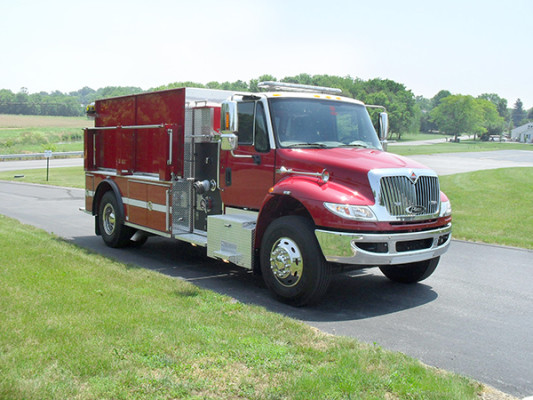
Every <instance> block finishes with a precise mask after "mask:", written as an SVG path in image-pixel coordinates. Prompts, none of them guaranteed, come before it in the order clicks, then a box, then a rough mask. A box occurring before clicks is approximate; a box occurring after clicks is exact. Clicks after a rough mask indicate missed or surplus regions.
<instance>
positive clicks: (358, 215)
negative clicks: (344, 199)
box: [324, 203, 377, 221]
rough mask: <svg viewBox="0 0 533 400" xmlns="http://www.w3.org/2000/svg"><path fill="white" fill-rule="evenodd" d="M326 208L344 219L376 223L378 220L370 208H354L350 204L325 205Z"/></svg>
mask: <svg viewBox="0 0 533 400" xmlns="http://www.w3.org/2000/svg"><path fill="white" fill-rule="evenodd" d="M324 206H325V207H326V208H327V209H328V210H329V211H331V212H332V213H333V214H335V215H338V216H339V217H342V218H347V219H354V220H357V221H376V220H377V218H376V216H375V214H374V213H373V212H372V210H371V209H370V207H367V206H354V205H350V204H335V203H324Z"/></svg>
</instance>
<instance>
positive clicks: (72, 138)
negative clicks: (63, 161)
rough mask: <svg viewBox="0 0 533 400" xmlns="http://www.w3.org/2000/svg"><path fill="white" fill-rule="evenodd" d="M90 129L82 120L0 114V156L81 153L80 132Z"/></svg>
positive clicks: (88, 124)
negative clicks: (48, 152)
mask: <svg viewBox="0 0 533 400" xmlns="http://www.w3.org/2000/svg"><path fill="white" fill-rule="evenodd" d="M92 125H93V121H92V120H89V119H87V118H85V117H50V116H37V115H6V114H0V154H21V153H39V152H42V151H43V150H44V149H50V150H54V151H81V150H83V132H82V129H83V128H85V127H87V126H92Z"/></svg>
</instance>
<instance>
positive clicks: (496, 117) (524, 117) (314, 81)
mask: <svg viewBox="0 0 533 400" xmlns="http://www.w3.org/2000/svg"><path fill="white" fill-rule="evenodd" d="M261 81H277V79H276V78H275V77H274V76H272V75H262V76H260V77H259V78H258V79H252V80H250V81H249V82H245V81H241V80H238V81H235V82H215V81H213V82H208V83H207V84H201V83H197V82H190V81H186V82H174V83H170V84H168V85H163V86H159V87H155V88H151V89H149V90H148V91H153V90H164V89H172V88H177V87H198V88H207V89H223V90H231V91H244V92H247V91H251V92H254V91H259V88H258V84H259V82H261ZM280 81H281V82H288V83H299V84H306V85H314V86H327V87H336V88H339V89H342V91H343V95H345V96H347V97H352V98H356V99H359V100H361V101H363V102H364V103H366V104H375V105H381V106H384V107H385V108H386V109H387V112H388V113H389V115H390V130H391V132H392V133H393V134H395V135H397V137H398V138H400V137H401V135H402V134H403V133H407V132H417V131H422V132H440V133H445V134H449V135H459V134H461V133H470V134H474V135H477V136H479V137H482V138H487V137H489V136H490V135H497V134H500V133H502V132H504V131H507V130H509V129H510V128H512V127H516V126H520V125H522V124H524V123H527V122H529V121H533V108H532V109H530V110H529V111H526V110H524V109H523V103H522V102H521V100H520V99H518V100H516V102H515V104H514V107H513V108H512V109H510V108H508V104H507V100H506V99H503V98H501V97H500V96H498V95H497V94H493V93H492V94H482V95H481V96H478V97H477V98H474V97H473V96H469V95H462V94H452V93H451V92H449V91H447V90H441V91H440V92H439V93H437V94H436V95H435V96H434V97H433V98H431V99H427V98H424V97H422V96H415V95H414V94H413V92H412V91H411V90H408V89H407V88H406V87H405V85H403V84H401V83H398V82H395V81H392V80H390V79H380V78H375V79H370V80H366V81H365V80H362V79H359V78H352V77H350V76H345V77H340V76H332V75H309V74H299V75H296V76H290V77H285V78H283V79H280ZM142 92H145V91H144V90H142V89H141V88H139V87H123V86H108V87H105V88H100V89H98V90H94V89H91V88H89V87H84V88H82V89H80V90H78V91H75V92H70V93H62V92H59V91H55V92H52V93H47V92H40V93H34V94H29V93H28V91H27V89H25V88H22V89H21V90H20V91H19V92H18V93H13V92H12V91H10V90H7V89H2V90H0V114H32V115H62V116H81V115H84V112H85V107H86V106H87V105H88V104H90V103H91V102H93V101H95V100H96V99H102V98H109V97H116V96H124V95H129V94H133V93H142ZM377 113H378V111H374V110H371V116H372V117H373V119H376V115H377Z"/></svg>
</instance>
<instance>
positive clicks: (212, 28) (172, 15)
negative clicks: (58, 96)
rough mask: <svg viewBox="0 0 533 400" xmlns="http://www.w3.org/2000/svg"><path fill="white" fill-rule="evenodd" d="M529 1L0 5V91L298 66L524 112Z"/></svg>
mask: <svg viewBox="0 0 533 400" xmlns="http://www.w3.org/2000/svg"><path fill="white" fill-rule="evenodd" d="M532 17H533V1H531V0H506V1H501V0H498V1H495V0H479V1H478V0H446V1H442V0H441V1H431V0H381V1H378V0H374V1H370V0H365V1H362V0H320V1H317V0H306V1H304V0H268V1H265V0H263V1H255V0H219V1H214V0H201V1H194V0H193V1H182V0H149V1H147V0H143V1H139V0H118V1H116V0H107V1H102V0H91V1H78V0H47V1H43V0H17V1H13V0H0V57H1V58H0V89H9V90H12V91H13V92H15V93H16V92H18V91H20V90H21V88H22V87H24V88H27V90H28V92H29V93H36V92H41V91H45V92H52V91H55V90H59V91H61V92H67V93H68V92H70V91H75V90H78V89H81V88H83V87H85V86H88V87H90V88H93V89H98V88H101V87H105V86H137V87H141V88H142V89H149V88H153V87H156V86H160V85H165V84H168V83H172V82H183V81H193V82H198V83H204V84H205V83H208V82H211V81H219V82H225V81H229V82H233V81H236V80H243V81H246V82H247V81H249V80H250V79H257V78H259V76H261V75H264V74H270V75H273V76H274V77H276V78H277V79H282V78H284V77H287V76H294V75H298V74H300V73H307V74H311V75H315V74H328V75H338V76H350V77H352V78H359V79H362V80H368V79H373V78H382V79H392V80H394V81H396V82H399V83H402V84H403V85H405V86H406V88H407V89H409V90H411V91H412V92H413V93H414V94H415V95H416V96H424V97H427V98H431V97H433V96H434V95H435V94H437V93H438V92H439V91H440V90H449V91H450V92H452V93H453V94H464V95H472V96H478V95H480V94H483V93H496V94H498V95H499V96H500V97H503V98H505V99H507V100H508V105H509V107H513V106H514V104H515V102H516V100H517V99H518V98H520V99H521V100H522V102H523V105H524V108H525V109H530V108H532V107H533V76H532V73H531V71H532V70H533V51H532V48H531V43H532V39H533V29H532V22H531V19H532Z"/></svg>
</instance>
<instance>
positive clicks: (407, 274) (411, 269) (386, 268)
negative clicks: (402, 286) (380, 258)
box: [379, 257, 440, 283]
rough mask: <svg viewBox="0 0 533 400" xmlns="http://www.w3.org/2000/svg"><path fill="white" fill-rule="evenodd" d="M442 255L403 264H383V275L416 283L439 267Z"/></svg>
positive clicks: (396, 280) (404, 281)
mask: <svg viewBox="0 0 533 400" xmlns="http://www.w3.org/2000/svg"><path fill="white" fill-rule="evenodd" d="M439 259H440V257H436V258H432V259H430V260H424V261H419V262H416V263H410V264H401V265H383V266H381V267H379V269H380V270H381V272H383V275H385V276H386V277H387V278H389V279H390V280H391V281H394V282H399V283H416V282H420V281H423V280H424V279H426V278H428V277H429V276H430V275H431V274H432V273H433V272H434V271H435V269H436V268H437V265H438V264H439Z"/></svg>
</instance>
